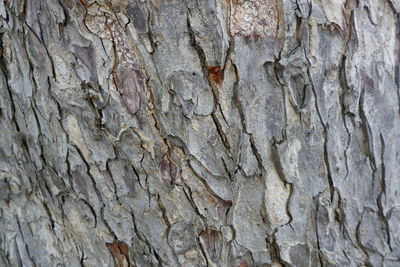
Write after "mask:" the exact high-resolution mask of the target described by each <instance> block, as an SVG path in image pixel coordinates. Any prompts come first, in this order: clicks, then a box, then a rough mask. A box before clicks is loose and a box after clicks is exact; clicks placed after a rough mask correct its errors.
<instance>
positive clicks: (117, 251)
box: [106, 241, 130, 267]
mask: <svg viewBox="0 0 400 267" xmlns="http://www.w3.org/2000/svg"><path fill="white" fill-rule="evenodd" d="M106 246H107V248H108V249H109V250H110V252H111V255H112V256H113V257H114V261H115V264H116V265H117V266H118V267H127V266H130V264H129V247H128V245H127V244H125V243H124V242H120V241H117V242H114V243H106Z"/></svg>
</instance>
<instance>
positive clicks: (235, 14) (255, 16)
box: [230, 0, 279, 37]
mask: <svg viewBox="0 0 400 267" xmlns="http://www.w3.org/2000/svg"><path fill="white" fill-rule="evenodd" d="M278 25H279V12H278V5H277V1H276V0H233V1H232V13H231V22H230V30H231V34H232V35H241V36H248V37H249V36H255V37H275V36H276V35H277V31H278Z"/></svg>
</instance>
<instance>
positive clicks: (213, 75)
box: [208, 66, 224, 86]
mask: <svg viewBox="0 0 400 267" xmlns="http://www.w3.org/2000/svg"><path fill="white" fill-rule="evenodd" d="M208 77H209V78H210V80H211V81H213V82H214V83H215V85H217V86H221V85H222V82H223V81H224V72H223V69H222V68H221V66H215V67H208Z"/></svg>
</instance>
